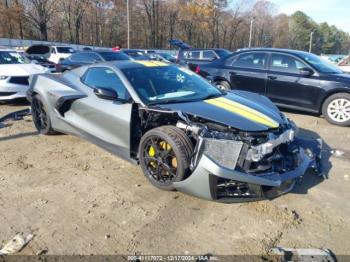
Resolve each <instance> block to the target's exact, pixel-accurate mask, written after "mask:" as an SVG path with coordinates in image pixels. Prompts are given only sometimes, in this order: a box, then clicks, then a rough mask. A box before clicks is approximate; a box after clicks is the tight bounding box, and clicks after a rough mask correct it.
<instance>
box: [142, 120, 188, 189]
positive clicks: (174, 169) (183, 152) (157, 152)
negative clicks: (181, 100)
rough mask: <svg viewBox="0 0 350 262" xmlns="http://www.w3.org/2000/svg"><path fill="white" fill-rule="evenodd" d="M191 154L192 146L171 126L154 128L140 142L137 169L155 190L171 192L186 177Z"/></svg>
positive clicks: (183, 134)
mask: <svg viewBox="0 0 350 262" xmlns="http://www.w3.org/2000/svg"><path fill="white" fill-rule="evenodd" d="M192 152H193V145H192V142H191V140H190V139H189V138H188V137H187V135H186V134H185V133H184V132H183V131H182V130H180V129H178V128H176V127H174V126H163V127H157V128H154V129H152V130H150V131H148V132H147V133H146V134H145V135H144V136H143V137H142V138H141V142H140V148H139V157H140V165H141V168H142V171H143V173H144V174H145V176H146V177H147V178H148V180H149V181H150V182H151V183H152V184H153V185H154V186H156V187H158V188H160V189H163V190H173V189H174V187H173V183H174V182H179V181H181V180H183V179H185V178H186V176H187V175H188V174H189V164H190V159H191V156H192Z"/></svg>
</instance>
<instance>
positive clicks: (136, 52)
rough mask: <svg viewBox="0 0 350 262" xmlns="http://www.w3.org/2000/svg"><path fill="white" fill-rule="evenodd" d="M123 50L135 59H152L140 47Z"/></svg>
mask: <svg viewBox="0 0 350 262" xmlns="http://www.w3.org/2000/svg"><path fill="white" fill-rule="evenodd" d="M121 52H123V53H124V54H126V55H128V56H130V57H131V58H133V59H135V60H151V58H150V57H149V56H148V55H147V54H146V53H145V52H144V51H143V50H140V49H122V50H121Z"/></svg>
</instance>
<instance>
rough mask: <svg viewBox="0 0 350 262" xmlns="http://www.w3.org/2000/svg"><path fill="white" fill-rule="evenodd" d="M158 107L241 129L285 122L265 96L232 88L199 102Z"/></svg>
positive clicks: (277, 124) (276, 125) (259, 127)
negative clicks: (229, 90)
mask: <svg viewBox="0 0 350 262" xmlns="http://www.w3.org/2000/svg"><path fill="white" fill-rule="evenodd" d="M159 107H160V108H162V109H166V110H173V111H181V112H183V113H186V114H189V115H192V116H197V117H200V118H202V119H206V120H209V121H213V122H216V123H219V124H223V125H227V126H230V127H233V128H236V129H239V130H242V131H249V132H254V131H267V130H269V129H274V128H277V127H279V126H280V125H281V124H283V122H284V118H283V117H282V115H281V113H280V111H279V110H278V108H277V107H276V106H275V105H274V104H273V103H272V102H271V101H270V100H269V99H268V98H266V97H264V96H261V95H258V94H254V93H250V92H245V91H233V92H228V93H227V94H226V95H224V96H221V97H218V98H211V99H207V100H202V101H195V102H184V103H172V104H160V105H159Z"/></svg>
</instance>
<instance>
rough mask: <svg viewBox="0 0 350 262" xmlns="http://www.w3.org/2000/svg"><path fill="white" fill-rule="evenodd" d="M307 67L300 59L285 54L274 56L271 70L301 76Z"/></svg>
mask: <svg viewBox="0 0 350 262" xmlns="http://www.w3.org/2000/svg"><path fill="white" fill-rule="evenodd" d="M305 67H307V66H306V65H305V64H303V63H302V62H300V61H299V60H298V59H296V58H294V57H292V56H289V55H284V54H272V56H271V70H274V71H281V72H288V73H294V74H299V70H300V69H301V68H305Z"/></svg>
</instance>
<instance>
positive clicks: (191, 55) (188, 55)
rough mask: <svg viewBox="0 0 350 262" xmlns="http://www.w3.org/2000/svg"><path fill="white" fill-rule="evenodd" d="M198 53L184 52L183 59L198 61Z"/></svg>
mask: <svg viewBox="0 0 350 262" xmlns="http://www.w3.org/2000/svg"><path fill="white" fill-rule="evenodd" d="M199 54H200V51H185V52H184V58H185V59H199Z"/></svg>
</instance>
